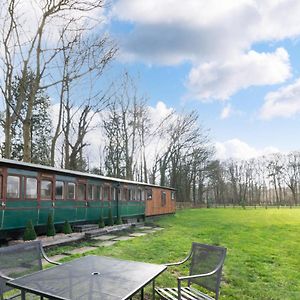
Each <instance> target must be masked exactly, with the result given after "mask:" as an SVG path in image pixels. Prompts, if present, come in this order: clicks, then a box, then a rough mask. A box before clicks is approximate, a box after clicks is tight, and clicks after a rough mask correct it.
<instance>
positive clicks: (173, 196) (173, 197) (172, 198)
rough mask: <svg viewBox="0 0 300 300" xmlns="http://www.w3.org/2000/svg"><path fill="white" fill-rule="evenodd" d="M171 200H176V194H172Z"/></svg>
mask: <svg viewBox="0 0 300 300" xmlns="http://www.w3.org/2000/svg"><path fill="white" fill-rule="evenodd" d="M171 200H173V201H174V200H175V192H171Z"/></svg>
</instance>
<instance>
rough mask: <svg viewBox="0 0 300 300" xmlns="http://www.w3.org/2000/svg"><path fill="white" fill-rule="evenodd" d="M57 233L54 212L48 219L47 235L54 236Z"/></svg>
mask: <svg viewBox="0 0 300 300" xmlns="http://www.w3.org/2000/svg"><path fill="white" fill-rule="evenodd" d="M55 234H56V231H55V227H54V223H53V217H52V214H49V215H48V220H47V236H54V235H55Z"/></svg>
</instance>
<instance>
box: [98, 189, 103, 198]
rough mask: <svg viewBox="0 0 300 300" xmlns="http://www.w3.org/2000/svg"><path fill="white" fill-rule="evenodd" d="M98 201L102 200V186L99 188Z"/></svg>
mask: <svg viewBox="0 0 300 300" xmlns="http://www.w3.org/2000/svg"><path fill="white" fill-rule="evenodd" d="M99 199H100V201H102V200H103V188H102V186H100V195H99Z"/></svg>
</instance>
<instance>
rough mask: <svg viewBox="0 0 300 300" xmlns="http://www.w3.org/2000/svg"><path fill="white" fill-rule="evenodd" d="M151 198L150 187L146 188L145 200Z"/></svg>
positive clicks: (151, 191)
mask: <svg viewBox="0 0 300 300" xmlns="http://www.w3.org/2000/svg"><path fill="white" fill-rule="evenodd" d="M152 199H153V190H152V189H151V188H147V189H146V200H147V201H150V200H152Z"/></svg>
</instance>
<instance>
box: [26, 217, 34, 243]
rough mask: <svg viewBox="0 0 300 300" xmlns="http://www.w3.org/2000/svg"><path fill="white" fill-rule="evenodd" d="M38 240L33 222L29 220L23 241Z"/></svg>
mask: <svg viewBox="0 0 300 300" xmlns="http://www.w3.org/2000/svg"><path fill="white" fill-rule="evenodd" d="M35 239H36V232H35V230H34V227H33V225H32V221H31V220H29V221H28V222H27V224H26V228H25V232H24V236H23V240H24V241H32V240H35Z"/></svg>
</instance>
